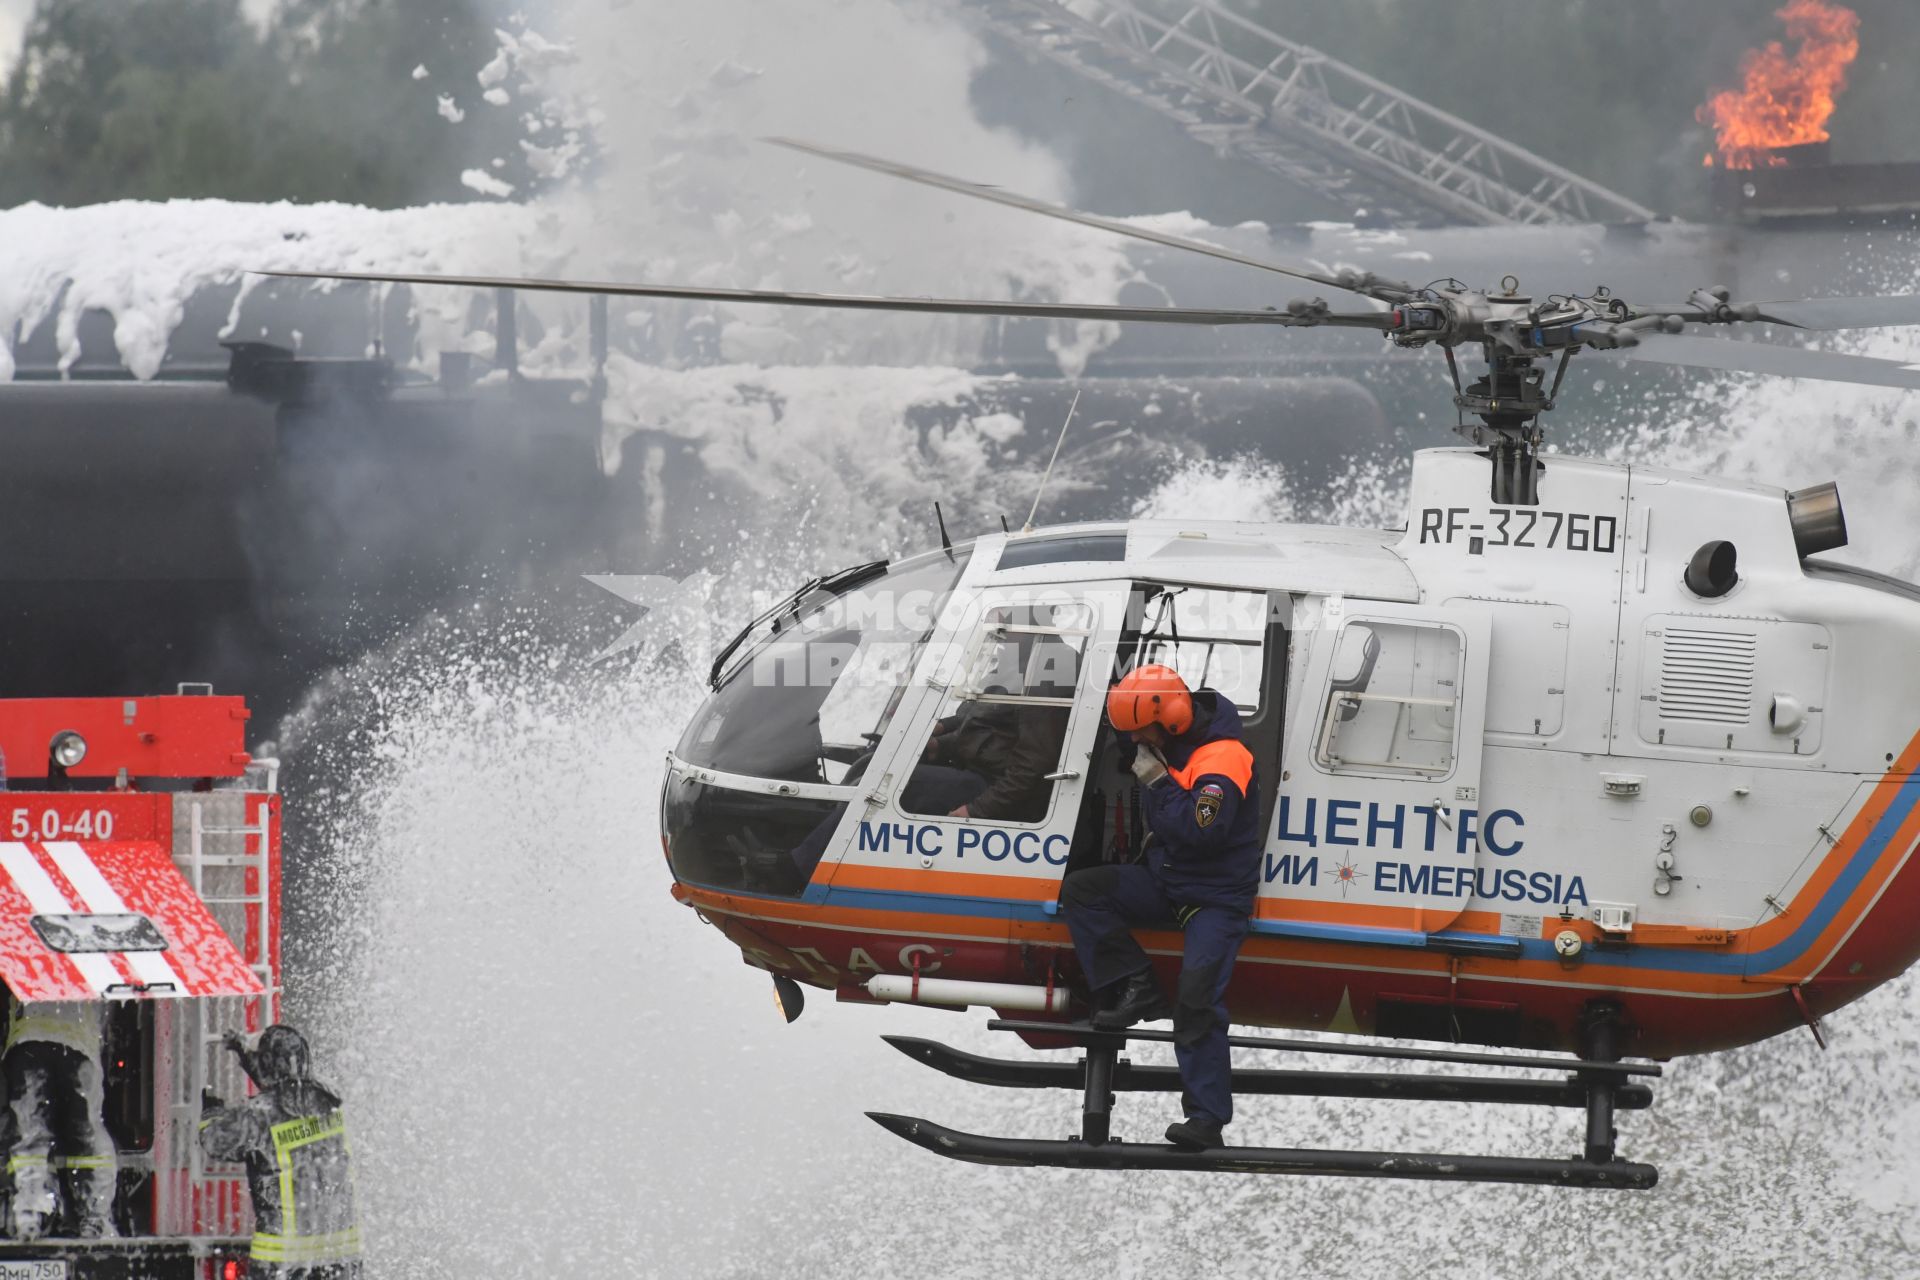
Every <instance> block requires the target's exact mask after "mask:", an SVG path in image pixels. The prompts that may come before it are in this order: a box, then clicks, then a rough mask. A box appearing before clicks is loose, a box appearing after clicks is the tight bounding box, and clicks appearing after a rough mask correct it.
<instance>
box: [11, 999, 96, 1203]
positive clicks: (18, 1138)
mask: <svg viewBox="0 0 1920 1280" xmlns="http://www.w3.org/2000/svg"><path fill="white" fill-rule="evenodd" d="M8 1013H9V1018H8V1022H7V1048H6V1055H5V1058H4V1062H3V1063H0V1065H3V1066H4V1069H5V1071H6V1077H7V1108H6V1113H5V1116H4V1117H0V1133H3V1134H4V1139H5V1145H6V1151H7V1183H8V1188H9V1209H8V1218H9V1223H8V1226H9V1228H10V1230H11V1234H12V1235H13V1237H14V1239H16V1240H38V1239H40V1238H41V1237H43V1236H47V1235H56V1234H57V1235H67V1234H71V1235H74V1236H78V1237H80V1238H82V1239H95V1238H99V1237H102V1236H115V1235H118V1234H120V1233H119V1232H118V1231H117V1230H115V1228H114V1223H113V1195H114V1189H115V1184H116V1182H117V1181H118V1178H119V1167H118V1165H119V1162H118V1160H117V1158H116V1156H115V1152H114V1146H113V1139H112V1138H111V1137H110V1136H108V1134H107V1127H106V1122H105V1119H104V1118H103V1111H102V1108H103V1104H104V1101H105V1094H104V1090H103V1087H102V1079H101V1068H100V1049H101V1044H100V1029H101V1023H100V1019H101V1006H100V1005H98V1004H94V1003H86V1002H80V1001H74V1002H65V1001H63V1002H59V1003H42V1004H21V1003H20V1002H19V1001H18V1000H14V999H12V998H11V997H9V998H8Z"/></svg>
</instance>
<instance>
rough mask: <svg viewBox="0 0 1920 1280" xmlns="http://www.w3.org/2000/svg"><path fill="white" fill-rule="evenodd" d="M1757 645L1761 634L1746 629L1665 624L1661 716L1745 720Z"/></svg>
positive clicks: (1726, 721)
mask: <svg viewBox="0 0 1920 1280" xmlns="http://www.w3.org/2000/svg"><path fill="white" fill-rule="evenodd" d="M1759 647H1760V638H1759V637H1758V636H1756V635H1752V634H1749V633H1745V632H1738V631H1700V630H1696V629H1693V628H1691V627H1676V626H1672V625H1669V626H1668V627H1667V628H1666V635H1665V637H1664V643H1663V644H1662V646H1661V651H1660V718H1661V719H1662V720H1712V721H1718V722H1719V723H1722V724H1737V725H1744V724H1746V723H1747V721H1748V720H1750V719H1751V718H1752V717H1753V669H1754V658H1755V655H1756V653H1757V652H1758V650H1759Z"/></svg>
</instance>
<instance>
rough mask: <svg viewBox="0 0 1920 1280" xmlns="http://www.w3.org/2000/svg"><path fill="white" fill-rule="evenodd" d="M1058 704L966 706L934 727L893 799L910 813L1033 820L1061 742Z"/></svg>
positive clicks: (1043, 804)
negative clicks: (912, 769)
mask: <svg viewBox="0 0 1920 1280" xmlns="http://www.w3.org/2000/svg"><path fill="white" fill-rule="evenodd" d="M1067 715H1068V711H1067V708H1065V707H1049V706H1015V705H1009V704H1004V703H983V702H973V703H968V704H966V705H965V706H963V707H962V708H961V709H960V710H959V711H958V712H957V713H956V714H954V715H951V716H947V717H945V718H943V719H942V720H940V721H939V722H938V723H936V724H935V725H934V727H933V736H932V737H931V738H929V739H928V740H927V747H926V751H925V752H924V753H922V755H921V760H922V763H921V764H920V765H919V767H917V768H916V769H914V771H913V777H912V778H911V779H909V780H908V782H907V786H906V789H905V790H904V791H903V792H902V793H901V796H900V807H901V808H902V809H905V810H906V811H907V812H909V813H944V814H949V815H951V816H953V817H956V818H966V819H971V820H976V821H982V822H1038V821H1039V820H1040V819H1042V818H1044V817H1045V816H1046V813H1047V793H1048V790H1049V789H1050V788H1051V787H1052V786H1053V784H1052V783H1051V782H1049V781H1048V780H1047V775H1048V774H1049V773H1052V772H1053V771H1054V768H1055V767H1056V766H1057V765H1058V764H1059V761H1060V748H1061V745H1062V744H1063V743H1064V742H1065V741H1066V737H1067Z"/></svg>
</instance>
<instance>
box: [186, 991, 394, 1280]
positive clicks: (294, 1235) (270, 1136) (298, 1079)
mask: <svg viewBox="0 0 1920 1280" xmlns="http://www.w3.org/2000/svg"><path fill="white" fill-rule="evenodd" d="M226 1043H227V1047H228V1048H229V1049H231V1050H233V1051H234V1052H235V1053H236V1054H238V1055H239V1057H240V1065H241V1067H242V1068H244V1069H245V1071H246V1073H247V1076H248V1078H249V1079H251V1080H252V1081H253V1083H254V1086H255V1087H256V1088H257V1089H259V1091H260V1092H259V1093H257V1094H255V1095H254V1096H253V1097H251V1098H248V1099H247V1100H246V1101H245V1102H242V1103H237V1104H235V1105H233V1106H228V1105H227V1104H225V1103H223V1102H222V1101H221V1100H220V1099H219V1098H216V1097H213V1096H212V1095H208V1096H207V1097H206V1098H205V1099H204V1100H203V1103H202V1109H201V1118H200V1145H201V1146H202V1147H203V1148H205V1149H206V1153H207V1154H208V1155H209V1156H211V1157H212V1158H213V1159H215V1160H231V1161H239V1162H243V1163H244V1164H245V1165H246V1167H247V1188H248V1192H249V1194H250V1196H251V1198H252V1200H253V1249H252V1253H251V1257H250V1260H249V1264H248V1274H249V1275H251V1276H270V1277H274V1278H275V1280H352V1278H357V1277H358V1276H359V1275H360V1220H359V1216H358V1214H357V1212H356V1211H355V1208H354V1200H353V1169H352V1164H351V1161H350V1159H349V1156H348V1150H347V1126H346V1120H345V1119H344V1117H343V1116H342V1115H341V1111H340V1097H339V1095H338V1094H336V1093H334V1092H333V1091H332V1090H331V1089H328V1088H327V1087H326V1086H325V1085H322V1084H320V1083H319V1082H317V1081H316V1080H314V1079H313V1077H312V1075H311V1074H309V1071H308V1066H307V1040H306V1037H305V1036H303V1035H301V1034H300V1033H299V1032H298V1031H295V1030H294V1029H293V1028H292V1027H289V1026H283V1025H278V1024H276V1025H274V1026H271V1027H268V1028H267V1029H266V1030H265V1031H262V1032H261V1033H260V1040H259V1043H258V1044H257V1045H255V1046H254V1047H253V1048H252V1049H251V1050H249V1049H248V1048H247V1045H246V1041H245V1040H243V1039H242V1038H241V1037H239V1036H237V1035H233V1034H231V1033H229V1034H228V1036H227V1040H226Z"/></svg>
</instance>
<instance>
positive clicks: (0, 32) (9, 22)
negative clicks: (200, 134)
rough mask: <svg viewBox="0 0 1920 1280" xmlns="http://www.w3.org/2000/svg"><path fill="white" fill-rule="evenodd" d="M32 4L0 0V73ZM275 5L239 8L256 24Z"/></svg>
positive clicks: (246, 2)
mask: <svg viewBox="0 0 1920 1280" xmlns="http://www.w3.org/2000/svg"><path fill="white" fill-rule="evenodd" d="M33 3H34V0H0V71H4V70H10V69H11V68H12V67H13V57H14V55H15V54H16V53H18V52H19V51H20V33H21V32H22V31H24V30H25V29H26V25H27V19H28V18H29V17H30V16H31V15H32V14H33ZM99 3H101V4H112V3H114V0H99ZM277 3H279V0H242V3H241V7H242V8H243V9H245V10H246V11H247V16H248V17H250V18H252V19H253V20H254V21H255V22H256V23H258V22H261V21H263V20H264V19H265V18H266V16H267V14H269V13H271V12H273V7H274V5H275V4H277Z"/></svg>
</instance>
